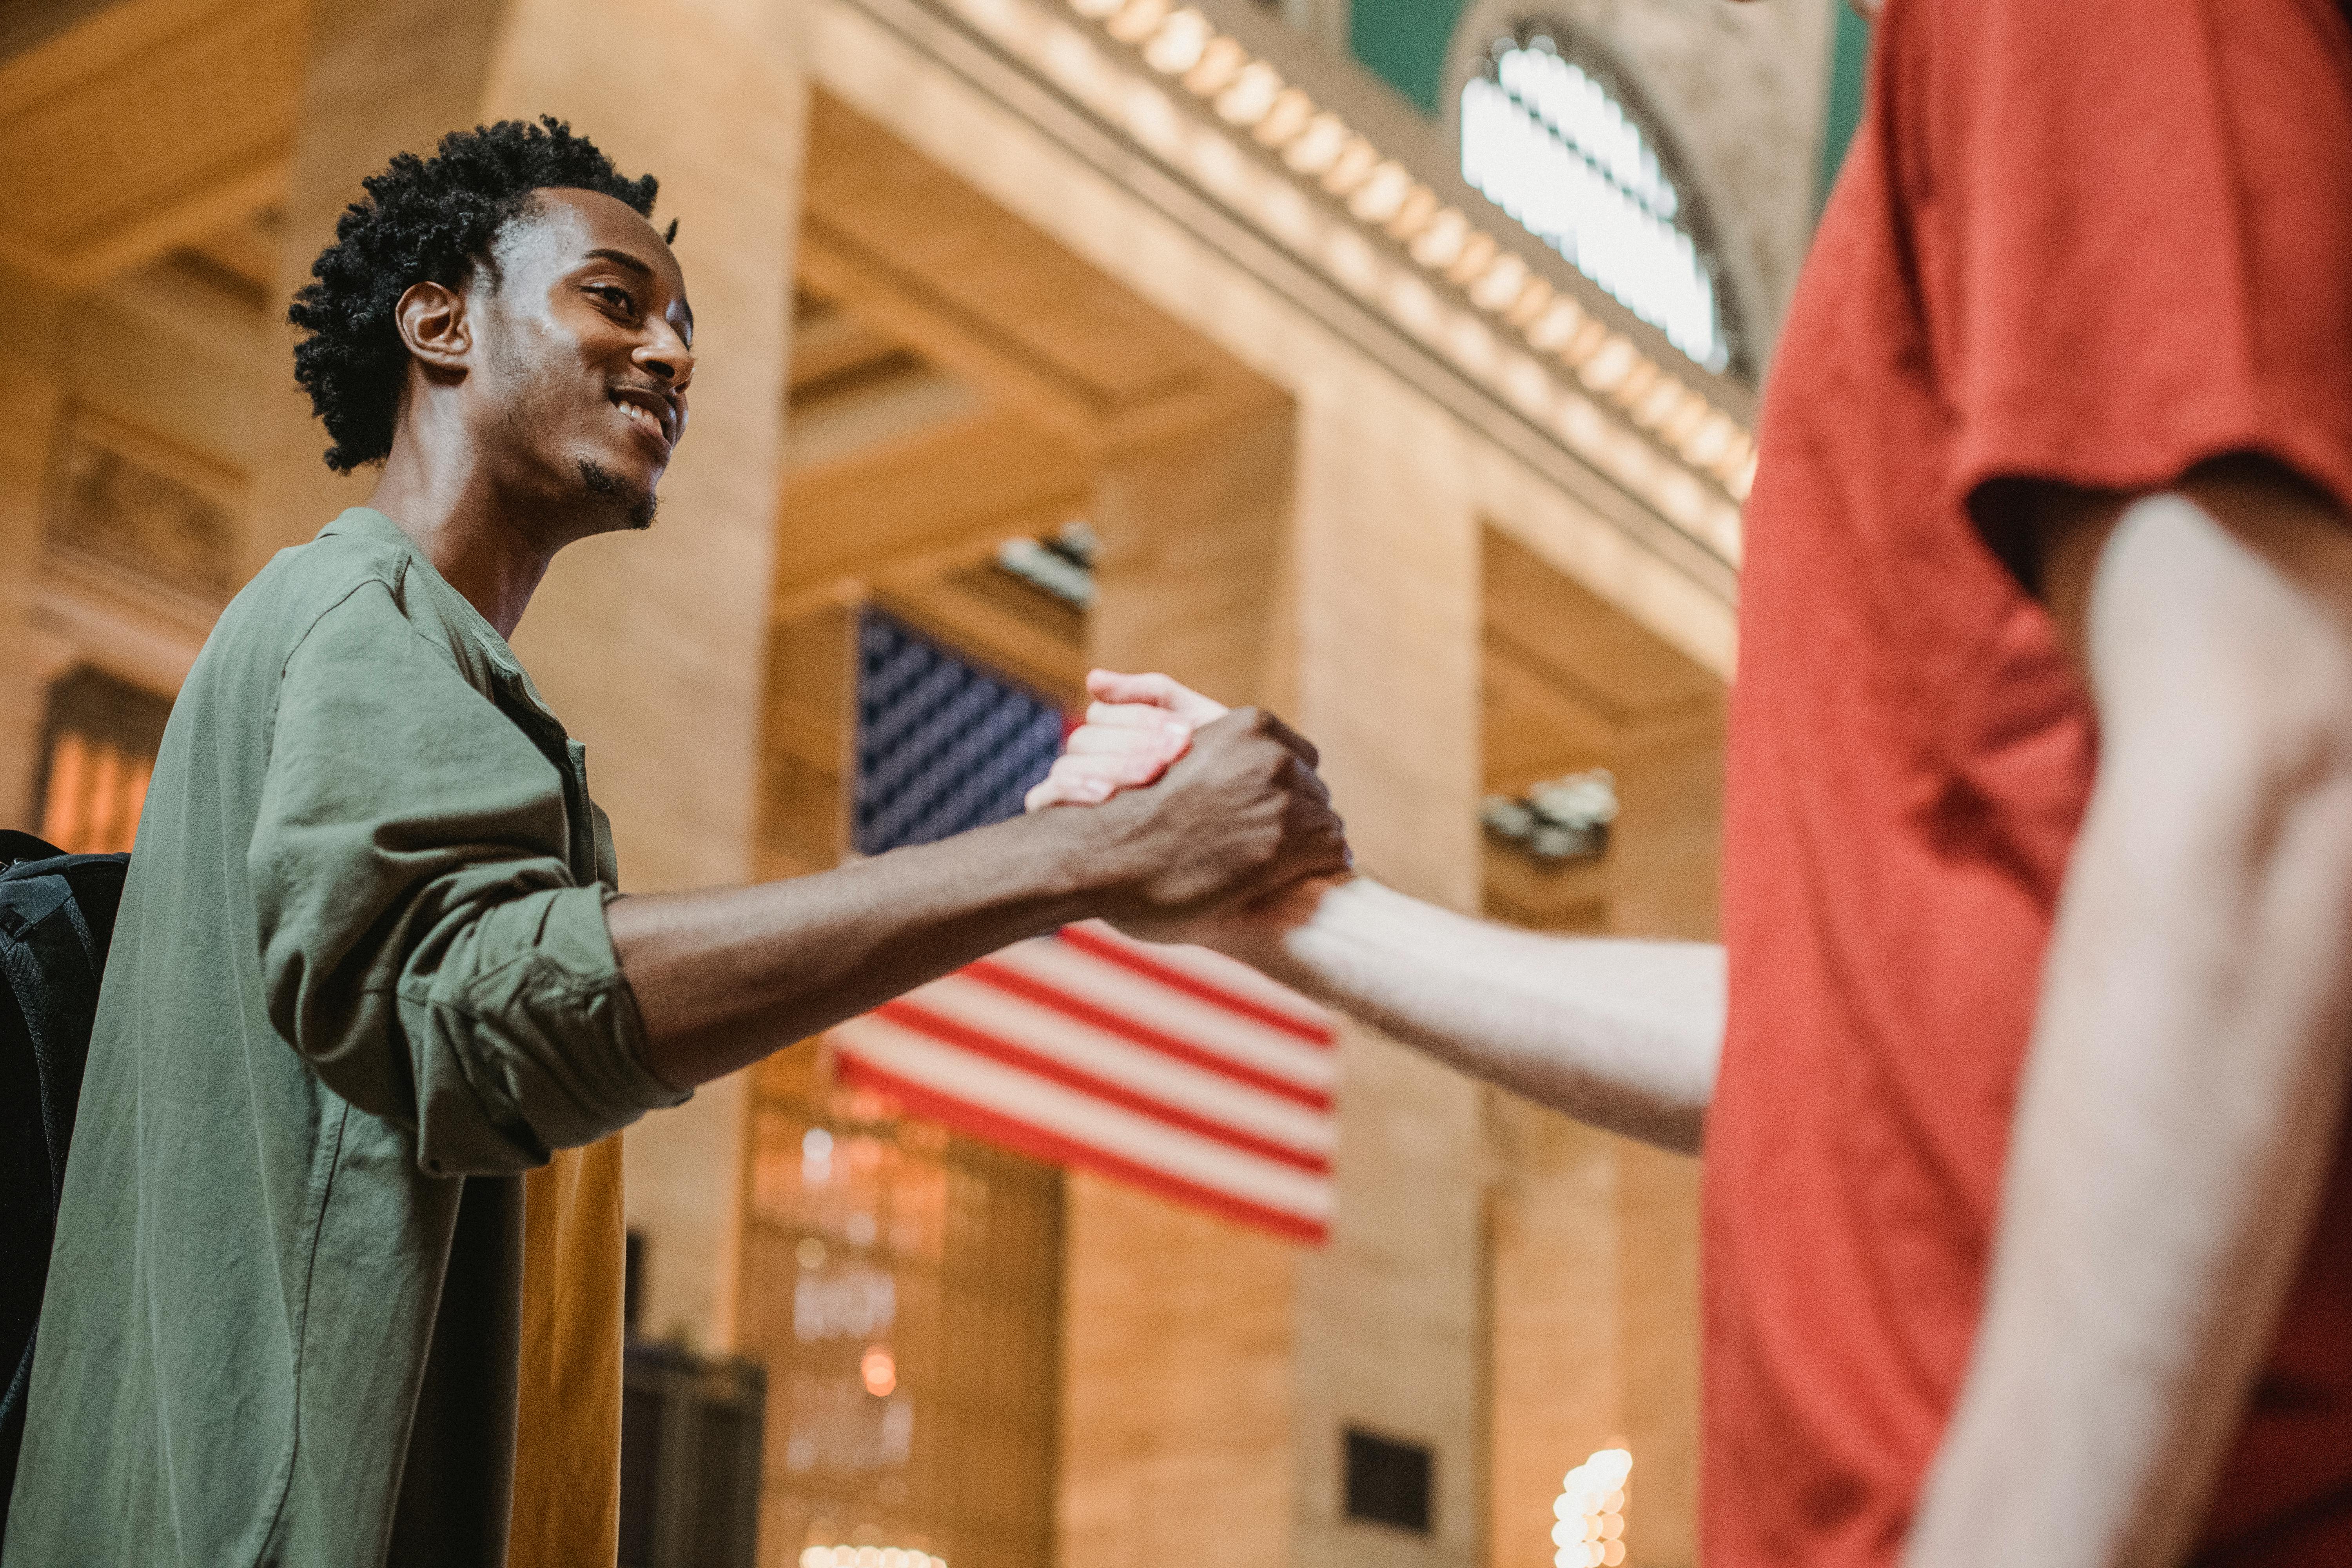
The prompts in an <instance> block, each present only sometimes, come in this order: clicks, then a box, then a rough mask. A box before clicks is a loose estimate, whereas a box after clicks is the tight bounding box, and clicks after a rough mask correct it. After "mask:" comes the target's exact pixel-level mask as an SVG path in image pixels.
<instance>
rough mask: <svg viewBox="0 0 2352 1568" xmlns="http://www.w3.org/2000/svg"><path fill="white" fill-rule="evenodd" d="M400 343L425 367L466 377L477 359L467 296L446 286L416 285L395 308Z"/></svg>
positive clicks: (410, 288)
mask: <svg viewBox="0 0 2352 1568" xmlns="http://www.w3.org/2000/svg"><path fill="white" fill-rule="evenodd" d="M392 316H393V320H394V321H395V322H396V323H398V325H399V327H400V341H401V342H403V343H404V344H406V345H407V348H408V352H409V353H412V354H415V356H416V357H417V359H419V360H420V361H422V362H423V363H424V364H425V369H427V370H429V371H438V372H440V373H442V374H449V375H462V374H465V371H466V369H467V365H468V364H469V363H471V361H472V359H473V357H474V325H473V322H472V321H470V320H469V319H468V318H467V314H466V296H465V295H464V294H463V293H461V292H459V291H458V290H457V289H452V288H450V287H449V286H448V285H447V284H446V283H412V284H410V285H409V286H408V289H407V291H406V292H405V293H404V294H402V295H401V297H400V303H399V304H397V305H395V306H394V307H393V310H392Z"/></svg>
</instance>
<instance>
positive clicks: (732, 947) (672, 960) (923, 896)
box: [606, 812, 1099, 1089]
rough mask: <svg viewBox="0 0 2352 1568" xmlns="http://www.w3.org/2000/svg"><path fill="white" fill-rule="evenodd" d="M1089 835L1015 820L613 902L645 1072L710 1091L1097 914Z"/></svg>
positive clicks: (1051, 818)
mask: <svg viewBox="0 0 2352 1568" xmlns="http://www.w3.org/2000/svg"><path fill="white" fill-rule="evenodd" d="M1086 826H1087V824H1086V823H1084V822H1083V821H1081V820H1079V814H1077V813H1075V812H1061V813H1054V814H1044V815H1039V816H1025V817H1018V818H1015V819H1014V820H1013V821H1011V822H1003V823H999V824H997V825H996V826H992V827H984V828H981V829H979V830H978V831H976V832H972V833H966V834H962V835H960V836H958V837H953V838H949V839H944V840H942V841H940V842H939V843H937V844H925V845H920V846H917V847H910V848H906V849H896V850H893V851H891V852H890V853H889V854H887V855H880V856H877V857H876V858H873V859H870V860H861V861H858V862H856V863H855V864H853V865H848V866H844V867H841V868H838V869H836V870H832V871H824V872H820V873H818V874H816V875H814V876H809V877H796V878H793V879H790V880H787V881H779V882H765V883H761V884H760V885H758V886H755V887H749V888H733V889H724V890H720V891H715V892H699V893H660V894H650V895H642V894H641V895H636V896H633V897H628V898H622V899H616V900H614V901H613V902H612V904H611V905H610V906H608V908H607V910H606V922H607V924H608V925H609V926H610V927H611V930H612V933H613V946H614V951H615V952H617V953H618V954H619V956H620V960H621V969H622V972H623V973H625V974H626V975H627V976H628V979H629V985H630V989H631V990H632V991H633V992H634V993H635V995H636V1001H637V1010H638V1012H639V1014H640V1015H641V1016H643V1018H644V1020H645V1026H646V1057H647V1060H646V1066H647V1067H648V1068H651V1069H652V1070H653V1071H654V1072H655V1073H656V1074H657V1075H659V1076H660V1077H661V1078H663V1079H666V1080H667V1081H668V1082H670V1083H673V1084H676V1085H677V1086H678V1087H679V1088H681V1089H683V1088H687V1087H689V1086H691V1085H694V1084H698V1083H703V1082H707V1081H709V1079H714V1078H718V1077H720V1076H722V1075H723V1074H726V1073H729V1072H732V1071H734V1070H735V1069H736V1068H740V1067H744V1066H747V1065H748V1064H750V1063H751V1062H753V1061H756V1060H758V1059H759V1058H761V1057H762V1056H765V1055H766V1054H767V1053H768V1052H770V1051H772V1050H774V1049H775V1048H776V1047H779V1046H782V1045H786V1044H789V1043H791V1042H792V1041H793V1040H797V1039H802V1038H805V1037H808V1036H810V1035H813V1034H815V1033H817V1032H818V1031H820V1030H823V1029H826V1028H830V1027H832V1026H834V1025H835V1024H838V1023H840V1022H842V1021H843V1020H844V1019H845V1018H849V1017H851V1016H855V1015H856V1014H858V1013H862V1012H864V1011H866V1009H867V1008H870V1007H873V1006H875V1005H878V1004H879V1003H882V1002H884V1001H887V999H888V998H890V997H892V996H895V995H897V994H899V993H900V992H903V991H907V990H908V989H911V988H912V987H914V986H917V985H920V984H923V983H925V982H926V981H929V980H933V979H936V978H938V977H939V976H940V975H942V974H945V973H948V972H949V971H950V970H952V969H955V968H957V967H959V966H961V965H962V964H965V963H970V962H971V960H973V959H975V958H980V957H982V956H983V955H985V954H987V953H990V952H994V951H995V950H996V949H998V948H1000V947H1003V946H1005V945H1007V944H1008V943H1011V942H1019V941H1021V940H1023V939H1024V938H1026V937H1032V936H1036V935H1039V934H1041V933H1043V932H1045V931H1051V930H1053V929H1055V927H1057V926H1059V925H1061V924H1063V923H1064V922H1065V921H1070V920H1074V919H1076V918H1079V917H1081V916H1083V915H1087V914H1091V913H1094V912H1096V911H1095V902H1096V899H1097V894H1098V892H1099V888H1098V887H1097V885H1096V884H1095V883H1094V882H1093V881H1091V880H1090V876H1091V873H1092V867H1091V866H1090V863H1089V858H1088V856H1087V853H1086V849H1087V846H1086V844H1085V842H1084V839H1083V836H1082V835H1083V830H1084V828H1085V827H1086Z"/></svg>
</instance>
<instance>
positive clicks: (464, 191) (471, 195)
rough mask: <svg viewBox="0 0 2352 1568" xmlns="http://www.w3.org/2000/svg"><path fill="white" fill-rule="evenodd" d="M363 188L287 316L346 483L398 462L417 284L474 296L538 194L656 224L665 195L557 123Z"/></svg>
mask: <svg viewBox="0 0 2352 1568" xmlns="http://www.w3.org/2000/svg"><path fill="white" fill-rule="evenodd" d="M362 184H363V185H364V186H365V188H366V190H367V196H366V197H365V199H363V200H361V201H356V202H353V203H352V205H350V206H348V207H346V208H344V209H343V216H341V217H340V218H338V219H336V220H335V243H334V244H332V245H331V246H329V247H327V248H326V249H325V250H324V251H322V252H320V256H319V259H318V260H316V261H314V262H312V263H311V264H310V276H311V278H312V279H315V281H313V282H310V283H306V284H304V285H303V286H302V288H301V289H300V290H299V292H297V293H296V294H295V296H294V304H293V307H292V309H290V310H288V311H287V312H286V319H287V320H288V321H291V322H292V323H293V324H294V325H295V326H297V327H299V328H300V329H301V330H302V331H306V332H308V333H309V334H310V336H309V337H307V338H305V339H303V341H302V342H300V343H299V344H298V345H296V347H295V350H294V379H295V380H296V381H297V382H299V383H300V384H301V385H302V388H303V390H304V391H306V392H308V393H309V394H310V407H311V409H312V411H313V412H315V413H316V414H317V415H318V416H319V417H320V419H321V420H323V421H324V422H325V424H326V426H327V434H328V436H329V437H331V439H332V440H333V442H334V445H333V446H331V447H328V448H327V467H329V468H332V469H334V470H335V471H336V472H338V473H345V474H347V473H349V472H351V471H352V469H353V468H358V467H359V466H360V465H362V463H373V462H380V461H381V460H383V458H384V457H386V456H387V455H388V454H389V453H390V452H391V451H392V434H393V426H394V423H395V422H396V421H397V420H398V418H399V416H400V395H401V389H402V387H403V386H404V384H406V381H407V377H408V350H407V348H406V347H405V346H404V344H403V343H402V342H401V341H400V330H399V328H398V326H397V325H396V324H395V322H394V316H393V311H394V307H396V306H397V305H398V304H399V303H400V297H401V295H403V294H404V293H406V292H407V291H408V289H409V287H410V286H411V285H413V284H416V283H442V284H446V285H447V286H448V287H450V288H453V289H456V288H462V287H463V286H464V285H465V284H466V282H467V279H470V278H471V277H472V276H473V272H474V268H476V267H478V266H488V265H490V247H491V245H492V243H493V242H494V241H495V240H496V239H497V238H498V234H499V229H501V228H503V227H504V226H506V225H507V224H508V223H509V222H510V221H512V220H513V219H514V218H515V217H517V216H520V214H521V213H522V212H523V211H524V210H525V209H526V208H527V207H528V205H530V195H531V193H532V192H533V191H541V190H550V189H564V190H583V191H599V192H602V193H603V194H604V195H608V196H612V197H614V199H616V200H618V201H622V202H625V203H627V204H628V205H630V206H631V207H633V208H635V210H636V211H637V212H638V213H640V214H642V215H644V216H652V214H653V210H654V195H655V193H656V191H658V190H659V189H660V183H659V182H658V181H656V179H655V178H654V177H653V176H652V175H651V174H647V175H645V176H644V177H642V178H640V179H635V180H632V179H629V178H627V177H625V175H623V174H621V172H620V171H619V170H617V169H615V168H614V167H613V161H612V160H611V159H610V158H608V157H606V156H605V155H604V153H602V152H600V151H598V150H597V147H596V144H595V143H594V142H591V141H589V140H588V138H586V137H585V136H579V135H575V134H573V133H572V127H571V126H569V125H567V124H566V123H564V122H563V121H561V120H558V119H556V118H555V117H554V116H553V115H541V117H540V120H539V123H538V124H536V125H531V124H527V123H525V122H524V121H520V120H501V121H499V122H498V123H497V124H496V125H478V126H476V127H475V128H474V129H473V130H471V131H453V132H450V133H449V134H448V135H446V136H444V137H443V138H441V146H440V149H439V150H438V151H437V152H436V153H435V154H434V155H433V156H432V157H430V158H419V157H417V156H416V154H415V153H401V154H399V155H398V156H397V157H395V158H394V159H393V161H392V163H391V165H390V166H389V167H387V168H386V169H385V170H384V172H383V174H374V175H371V176H370V177H369V178H368V179H366V180H365V181H363V182H362ZM670 234H671V235H672V236H674V235H676V234H677V224H676V223H672V224H671V225H670Z"/></svg>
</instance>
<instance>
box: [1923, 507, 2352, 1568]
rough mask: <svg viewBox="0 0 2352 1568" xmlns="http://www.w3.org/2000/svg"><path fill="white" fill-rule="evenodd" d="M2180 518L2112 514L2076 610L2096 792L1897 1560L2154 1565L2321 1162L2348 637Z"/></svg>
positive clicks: (2346, 911) (2231, 1391)
mask: <svg viewBox="0 0 2352 1568" xmlns="http://www.w3.org/2000/svg"><path fill="white" fill-rule="evenodd" d="M2217 504H2218V503H2217ZM2184 505H2185V503H2183V502H2181V501H2179V500H2178V499H2177V498H2176V499H2173V500H2168V501H2167V502H2165V503H2164V504H2162V505H2159V506H2158V507H2157V509H2156V510H2152V511H2138V512H2137V514H2136V515H2132V516H2127V517H2126V522H2125V526H2124V527H2123V528H2121V529H2120V530H2118V531H2117V532H2116V538H2115V543H2114V545H2113V547H2112V553H2111V556H2110V558H2109V559H2108V560H2107V561H2106V562H2105V563H2103V564H2102V565H2101V566H2100V568H2099V578H2100V581H2099V584H2098V587H2097V589H2096V592H2095V597H2094V598H2093V599H2092V600H2091V601H2090V605H2089V608H2088V610H2087V611H2086V613H2087V614H2088V615H2089V616H2090V619H2091V621H2092V623H2093V624H2092V631H2091V635H2090V638H2089V648H2088V658H2089V662H2090V665H2091V667H2092V668H2093V671H2094V673H2095V676H2096V681H2095V684H2096V685H2097V686H2098V688H2099V696H2100V712H2101V719H2102V723H2103V728H2104V740H2103V752H2102V758H2101V764H2100V766H2101V777H2100V784H2099V788H2098V792H2097V795H2096V796H2095V799H2094V802H2093V805H2092V807H2091V811H2090V814H2089V816H2088V819H2087V820H2086V822H2085V825H2084V832H2083V836H2082V838H2081V840H2080V841H2079V843H2078V845H2077V847H2076V849H2075V854H2074V861H2073V863H2072V865H2071V866H2070V868H2069V871H2068V878H2067V885H2066V889H2065V895H2064V898H2063V901H2062V906H2061V913H2060V919H2059V924H2058V929H2057V931H2056V934H2055V936H2054V938H2053V945H2052V950H2051V953H2050V958H2049V963H2048V968H2047V974H2046V979H2045V982H2044V988H2043V996H2042V1010H2041V1014H2040V1016H2039V1017H2038V1019H2037V1026H2036V1030H2035V1036H2034V1041H2033V1045H2032V1057H2031V1059H2030V1063H2029V1067H2028V1070H2027V1073H2026V1077H2025V1079H2024V1082H2023V1085H2022V1088H2021V1094H2020V1101H2019V1107H2018V1111H2017V1118H2016V1122H2015V1131H2014V1134H2013V1139H2012V1143H2011V1152H2010V1160H2009V1166H2008V1170H2007V1176H2006V1182H2005V1185H2004V1188H2003V1196H2002V1211H2001V1216H2000V1231H1999V1236H1998V1240H1997V1245H1996V1248H1995V1254H1994V1259H1993V1268H1992V1275H1991V1279H1990V1287H1989V1293H1988V1299H1987V1303H1986V1310H1985V1316H1984V1321H1983V1323H1982V1327H1981V1329H1980V1330H1979V1338H1978V1343H1977V1346H1976V1351H1975V1355H1974V1358H1973V1360H1972V1362H1971V1365H1970V1369H1969V1377H1968V1381H1967V1384H1966V1386H1965V1389H1964V1391H1963V1394H1962V1398H1961V1401H1960V1405H1959V1408H1958V1412H1957V1414H1956V1415H1955V1417H1954V1420H1953V1424H1952V1426H1951V1429H1950V1431H1949V1432H1948V1436H1947V1438H1946V1442H1945V1445H1944V1447H1943V1450H1942V1451H1941V1453H1940V1454H1939V1456H1938V1458H1937V1465H1936V1468H1935V1470H1934V1472H1933V1473H1932V1476H1931V1479H1930V1484H1929V1486H1928V1489H1927V1494H1926V1496H1925V1498H1924V1500H1923V1503H1922V1508H1921V1511H1920V1514H1919V1519H1918V1523H1917V1526H1916V1532H1915V1534H1914V1538H1913V1542H1912V1548H1911V1556H1910V1562H1911V1564H1912V1568H1947V1565H1950V1568H1958V1565H1960V1564H1976V1563H1992V1562H1999V1563H2011V1562H2018V1563H2023V1562H2031V1563H2037V1564H2045V1565H2048V1568H2094V1565H2096V1568H2121V1565H2124V1564H2134V1565H2137V1564H2150V1565H2157V1564H2166V1563H2174V1562H2177V1561H2178V1560H2179V1557H2180V1556H2181V1554H2182V1553H2183V1552H2185V1551H2186V1550H2187V1548H2188V1547H2189V1544H2190V1543H2191V1542H2192V1541H2193V1540H2194V1538H2195V1535H2196V1532H2197V1530H2198V1526H2199V1524H2200V1521H2201V1519H2202V1518H2203V1515H2204V1510H2205V1506H2206V1500H2207V1496H2208V1491H2209V1489H2210V1484H2211V1480H2212V1478H2213V1475H2214V1473H2215V1468H2216V1467H2217V1466H2218V1464H2219V1463H2220V1461H2221V1458H2222V1455H2223V1453H2224V1451H2225V1449H2226V1447H2227V1445H2228V1443H2229V1441H2230V1439H2231V1436H2232V1434H2233V1433H2234V1431H2235V1430H2236V1426H2237V1423H2238V1421H2239V1419H2240V1418H2241V1415H2242V1411H2243V1408H2244V1401H2245V1395H2246V1393H2247V1390H2248V1387H2249V1385H2250V1384H2251V1382H2252V1379H2253V1377H2254V1375H2255V1373H2256V1372H2257V1370H2258V1368H2259V1366H2260V1364H2261V1360H2262V1356H2263V1352H2264V1351H2265V1350H2266V1348H2267V1346H2268V1344H2269V1342H2270V1340H2271V1336H2272V1334H2273V1331H2274V1327H2275V1322H2276V1313H2277V1309H2278V1305H2279V1303H2280V1301H2281V1300H2282V1299H2283V1298H2284V1295H2285V1293H2286V1291H2287V1289H2288V1288H2289V1286H2290V1284H2291V1282H2292V1279H2293V1278H2294V1270H2295V1267H2296V1264H2297V1262H2298V1261H2299V1259H2300V1258H2301V1255H2302V1251H2303V1248H2304V1246H2305V1237H2306V1236H2307V1235H2308V1228H2309V1219H2310V1216H2311V1215H2312V1213H2313V1210H2314V1205H2315V1203H2316V1202H2317V1200H2318V1196H2319V1194H2320V1192H2321V1190H2322V1186H2323V1184H2324V1181H2325V1177H2326V1171H2327V1169H2328V1166H2329V1163H2330V1160H2331V1157H2332V1154H2333V1152H2334V1147H2335V1134H2336V1128H2337V1123H2338V1121H2339V1118H2340V1115H2341V1110H2342V1105H2343V1098H2344V1089H2345V1079H2346V1068H2347V1058H2352V1050H2347V1047H2352V987H2347V974H2352V766H2347V761H2352V759H2347V755H2346V750H2347V745H2346V742H2347V739H2352V736H2347V732H2346V730H2345V726H2344V723H2343V721H2342V719H2341V717H2340V716H2341V714H2342V713H2343V712H2344V711H2346V710H2347V708H2352V679H2347V678H2352V657H2347V647H2352V641H2347V633H2346V628H2345V626H2344V625H2343V624H2342V623H2341V621H2340V619H2339V616H2340V612H2341V609H2342V606H2341V605H2336V606H2330V605H2326V603H2325V598H2326V595H2325V593H2324V592H2314V591H2313V589H2312V586H2311V585H2309V584H2301V585H2298V584H2294V583H2292V582H2291V581H2290V580H2289V577H2288V576H2287V574H2282V573H2279V572H2276V571H2273V569H2272V568H2271V567H2270V565H2269V564H2268V563H2265V562H2264V561H2263V558H2262V557H2261V555H2260V554H2259V553H2258V552H2254V551H2252V550H2249V549H2247V548H2245V547H2244V545H2243V543H2242V542H2241V541H2239V540H2236V539H2233V538H2232V537H2231V535H2230V534H2229V533H2228V532H2226V531H2223V530H2222V529H2221V528H2219V527H2218V526H2216V525H2215V524H2214V522H2213V521H2211V519H2210V517H2206V516H2203V515H2202V514H2200V513H2199V512H2196V511H2194V510H2183V509H2184ZM2323 521H2324V520H2323ZM2312 538H2313V540H2314V541H2315V542H2316V547H2317V548H2318V549H2319V550H2320V551H2322V552H2326V551H2330V550H2334V549H2336V544H2334V543H2332V542H2330V541H2329V538H2328V535H2327V533H2326V531H2325V529H2324V528H2323V529H2322V531H2319V532H2316V533H2315V534H2314V535H2313V536H2312ZM2338 564H2339V566H2342V565H2345V564H2347V563H2342V562H2339V563H2338ZM2341 575H2342V580H2343V581H2344V582H2347V583H2352V572H2347V573H2344V574H2341ZM2053 600H2060V601H2061V606H2062V607H2061V615H2062V620H2063V619H2066V618H2067V610H2066V608H2065V606H2064V605H2063V601H2062V600H2061V595H2059V594H2057V593H2054V592H2053Z"/></svg>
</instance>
